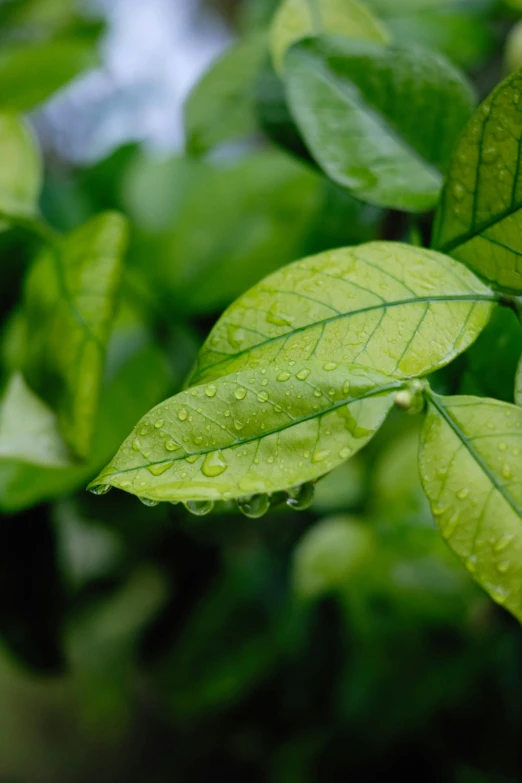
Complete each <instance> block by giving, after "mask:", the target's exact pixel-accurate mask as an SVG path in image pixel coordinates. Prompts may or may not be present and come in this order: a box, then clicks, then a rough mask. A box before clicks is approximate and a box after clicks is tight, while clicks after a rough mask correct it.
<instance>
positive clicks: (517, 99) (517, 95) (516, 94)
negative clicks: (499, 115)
mask: <svg viewBox="0 0 522 783" xmlns="http://www.w3.org/2000/svg"><path fill="white" fill-rule="evenodd" d="M519 102H520V93H519V91H518V90H515V91H514V93H513V103H514V104H515V106H517V104H518V103H519Z"/></svg>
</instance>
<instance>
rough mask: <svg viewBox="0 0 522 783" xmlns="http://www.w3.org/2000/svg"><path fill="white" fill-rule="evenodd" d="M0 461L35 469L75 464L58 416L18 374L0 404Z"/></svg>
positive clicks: (11, 380) (8, 386)
mask: <svg viewBox="0 0 522 783" xmlns="http://www.w3.org/2000/svg"><path fill="white" fill-rule="evenodd" d="M0 459H11V460H16V461H19V462H25V463H28V464H31V465H44V466H46V467H64V466H66V465H70V464H71V459H70V455H69V452H68V449H67V447H66V445H65V443H64V441H63V438H62V436H61V435H60V430H59V428H58V421H57V419H56V415H55V414H54V412H53V411H52V410H51V409H50V408H48V406H47V405H46V404H45V403H44V402H43V401H42V400H40V398H39V397H37V396H36V394H35V393H34V392H33V391H31V389H30V388H29V387H28V386H27V384H26V382H25V380H24V378H23V375H22V374H21V373H15V374H14V375H13V376H12V377H11V379H10V380H9V383H8V385H7V388H6V390H5V392H4V396H3V398H2V401H1V403H0Z"/></svg>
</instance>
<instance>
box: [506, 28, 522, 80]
mask: <svg viewBox="0 0 522 783" xmlns="http://www.w3.org/2000/svg"><path fill="white" fill-rule="evenodd" d="M504 63H505V71H506V73H513V71H518V69H519V68H521V67H522V21H519V22H517V24H515V25H514V26H513V27H512V28H511V30H510V32H509V36H508V38H507V41H506V47H505V50H504Z"/></svg>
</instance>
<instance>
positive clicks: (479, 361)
mask: <svg viewBox="0 0 522 783" xmlns="http://www.w3.org/2000/svg"><path fill="white" fill-rule="evenodd" d="M521 350H522V331H521V325H520V323H519V322H518V319H517V318H516V316H515V313H514V312H513V311H512V310H510V309H509V308H507V307H496V308H495V310H494V311H493V315H492V316H491V321H490V323H489V324H488V325H487V327H486V328H485V329H484V331H483V332H482V334H481V335H480V336H479V338H478V340H477V342H476V343H474V344H473V345H472V346H471V348H470V350H469V352H468V353H467V354H466V361H467V364H468V368H469V372H470V373H471V376H472V378H473V380H474V382H475V383H476V384H477V386H478V388H479V389H480V390H481V393H482V395H484V396H486V397H495V398H496V399H499V400H504V401H505V402H512V400H513V382H514V377H515V373H516V369H517V363H518V360H519V358H520V351H521ZM479 396H481V395H480V394H479Z"/></svg>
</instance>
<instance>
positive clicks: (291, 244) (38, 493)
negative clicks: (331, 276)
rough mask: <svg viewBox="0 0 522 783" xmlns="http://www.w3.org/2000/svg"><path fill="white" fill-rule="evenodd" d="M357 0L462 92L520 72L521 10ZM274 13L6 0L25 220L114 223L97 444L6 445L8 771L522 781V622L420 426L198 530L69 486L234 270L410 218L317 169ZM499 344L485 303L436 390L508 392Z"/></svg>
mask: <svg viewBox="0 0 522 783" xmlns="http://www.w3.org/2000/svg"><path fill="white" fill-rule="evenodd" d="M367 2H368V4H369V5H371V6H372V7H373V9H374V10H375V11H376V12H377V13H379V14H380V15H381V17H382V18H383V19H384V20H386V23H387V24H388V25H389V27H390V29H391V30H392V31H393V34H394V35H395V37H396V38H398V39H400V40H402V41H406V42H408V41H417V42H420V43H422V44H424V45H427V46H430V47H433V48H436V49H439V50H441V51H443V52H444V53H445V54H446V55H447V56H448V57H450V58H451V59H452V60H453V61H454V62H455V63H456V64H457V65H459V66H461V67H462V68H464V69H465V70H466V71H467V72H468V74H469V75H470V76H471V77H472V79H473V81H474V82H475V84H476V86H477V89H478V92H479V93H480V94H481V95H483V94H485V93H486V92H487V91H488V90H489V89H490V88H491V86H492V85H494V84H495V83H496V82H497V81H498V80H499V79H500V78H501V77H502V75H503V73H504V72H505V71H506V70H509V69H512V68H514V67H516V66H517V65H520V64H522V54H521V51H522V40H521V38H522V32H521V31H522V27H521V26H522V22H521V21H519V19H520V17H521V14H522V4H521V3H519V2H518V0H505V2H500V1H499V2H495V1H494V0H492V1H491V2H489V0H461V1H459V0H454V1H452V0H429V1H428V0H367ZM276 5H277V2H276V0H243V2H241V1H240V0H216V1H215V2H213V3H212V2H207V3H203V2H201V3H197V2H196V1H195V0H193V1H192V0H191V2H187V0H154V2H152V0H149V2H147V3H145V4H144V3H140V2H138V1H137V2H134V0H118V1H116V0H106V2H102V0H98V1H97V2H92V3H90V4H83V5H82V4H78V5H75V4H74V3H73V1H72V0H3V2H2V3H0V41H1V49H0V106H1V107H2V109H9V110H13V111H22V112H26V111H29V110H30V112H29V120H30V122H31V124H32V126H33V128H34V130H35V131H36V133H37V134H38V138H39V140H40V144H41V146H42V149H43V152H44V177H43V192H42V195H41V201H40V207H41V211H42V215H43V216H44V217H45V219H46V220H47V221H48V223H49V224H50V225H51V226H52V227H53V228H54V229H56V230H58V231H64V232H69V231H72V230H74V229H76V228H78V227H79V226H80V225H81V224H83V223H85V222H86V221H88V220H89V219H90V218H92V217H93V216H95V215H97V214H98V213H99V212H100V211H102V210H106V209H118V210H121V211H123V212H124V213H125V214H126V215H127V216H128V217H129V218H130V225H131V239H130V247H129V252H128V254H127V259H126V265H125V272H124V277H123V282H122V286H121V292H120V306H119V311H118V316H117V320H116V325H115V328H114V331H113V335H112V338H111V342H110V345H109V351H108V356H107V361H106V366H105V375H104V382H103V388H102V393H101V400H100V405H99V409H98V413H97V419H96V428H95V433H94V441H93V446H92V449H91V453H90V456H89V457H88V459H86V460H84V461H83V462H81V463H78V464H77V465H72V466H71V465H67V464H66V465H62V466H57V465H54V466H53V465H49V464H32V463H31V461H30V460H27V459H25V460H17V459H15V458H14V457H13V456H12V455H11V456H7V457H6V456H5V455H3V453H2V450H1V449H0V511H1V514H2V516H1V520H0V781H2V783H84V782H85V783H87V781H89V783H90V782H91V781H92V780H97V781H100V783H101V781H111V783H116V781H122V783H123V782H124V781H125V783H133V782H134V781H136V783H138V781H139V783H143V782H144V781H146V782H147V783H164V782H166V781H172V780H176V781H180V782H181V781H183V782H184V781H187V782H188V781H200V780H201V781H207V780H224V781H244V780H249V781H270V783H311V782H312V781H321V783H328V782H329V781H337V780H345V779H348V778H349V777H350V776H352V777H353V779H354V780H361V781H363V780H378V779H380V778H381V777H384V776H386V777H389V776H392V775H394V776H395V775H396V776H397V777H398V779H402V780H415V781H417V780H422V781H437V782H445V781H448V782H450V781H451V782H452V783H515V781H520V780H521V779H522V750H521V745H520V736H521V733H522V632H521V629H520V628H519V626H518V624H517V623H516V622H515V621H514V620H513V619H512V618H510V617H509V616H508V615H507V614H506V613H504V612H503V610H501V609H500V608H499V607H497V606H494V605H493V604H492V602H491V601H489V599H488V598H487V597H486V596H485V595H484V594H483V593H482V592H481V591H480V590H479V588H478V587H476V586H475V585H474V583H472V581H471V578H470V577H468V575H467V574H466V572H465V571H464V570H463V569H462V567H461V565H460V564H459V563H458V562H457V560H456V559H455V557H454V556H453V555H452V554H451V553H450V552H449V550H448V549H447V548H446V546H445V544H444V543H443V542H442V540H441V538H440V536H439V534H438V533H437V531H436V530H435V528H434V524H433V521H432V518H431V515H430V513H429V510H428V507H427V504H426V501H425V499H424V496H423V494H422V492H421V490H420V485H419V481H418V478H417V467H416V447H417V435H418V421H417V420H416V419H415V418H414V417H407V416H405V415H404V414H399V413H397V414H394V415H392V416H391V418H390V419H389V421H388V422H387V424H386V426H385V427H384V428H383V430H382V431H381V432H380V433H379V435H378V436H377V437H376V438H375V440H374V441H373V442H372V443H371V444H370V446H369V447H368V448H367V449H366V450H365V451H364V452H363V453H362V455H360V456H357V457H356V458H354V459H353V460H351V461H349V462H348V463H346V464H345V465H343V466H342V467H341V468H339V469H338V470H337V471H335V472H334V473H332V474H330V475H329V476H327V477H326V478H325V479H323V480H322V481H320V482H319V484H318V486H317V489H316V495H315V499H314V502H313V504H312V506H311V507H310V508H309V509H308V510H307V511H306V512H300V513H294V512H292V511H291V510H289V509H288V508H286V507H284V506H281V507H276V508H274V509H273V510H272V511H271V512H270V513H269V514H268V515H267V516H266V517H264V518H263V519H261V520H250V519H245V518H244V517H242V516H240V515H239V514H238V513H237V511H236V510H235V509H232V508H229V507H228V506H227V505H226V504H223V505H222V506H221V507H220V509H219V511H218V512H217V513H215V514H213V515H211V516H210V517H205V518H198V517H193V516H190V515H189V514H188V513H187V512H185V511H184V509H183V507H181V506H176V507H172V506H168V505H166V504H163V505H160V506H158V507H157V508H145V507H144V506H142V505H141V504H140V503H139V502H138V501H137V500H136V499H135V498H133V497H130V496H127V495H124V494H123V493H116V492H113V493H111V494H110V495H107V496H105V497H103V498H95V497H92V496H90V495H88V494H87V493H86V492H85V491H84V487H85V485H86V484H87V482H88V481H89V480H90V479H91V478H92V477H93V476H94V475H95V474H96V472H97V471H98V470H99V469H100V468H101V467H102V466H103V465H104V463H106V462H107V461H108V459H109V458H110V457H111V456H112V454H113V453H114V451H115V450H116V449H117V447H118V446H119V444H120V442H121V441H122V439H123V438H124V437H125V436H126V435H127V434H128V432H129V431H130V429H131V428H132V426H133V425H134V423H135V422H136V421H137V420H138V419H139V417H140V416H141V415H143V414H144V413H145V412H146V411H147V410H148V409H149V408H151V407H152V406H153V405H154V404H156V403H158V402H160V401H161V400H162V399H164V398H166V397H167V396H169V395H171V394H174V393H176V392H177V391H178V390H179V389H180V388H181V387H182V385H183V382H184V378H185V375H186V373H187V372H188V370H189V369H190V366H191V364H192V362H193V360H194V357H195V353H196V351H197V349H198V347H199V345H200V344H201V342H202V340H203V338H204V337H205V335H206V333H207V332H208V329H209V327H210V326H211V325H212V323H213V322H214V321H215V319H216V318H217V316H218V315H219V314H220V312H221V311H222V309H223V308H224V307H226V306H227V304H229V303H230V302H231V301H232V300H233V299H234V298H235V297H236V296H237V295H238V294H240V293H241V292H242V291H244V290H245V289H246V288H248V287H249V286H250V285H251V284H253V283H255V282H256V281H257V280H259V279H260V278H262V277H263V276H265V275H266V274H268V273H270V272H272V271H273V270H275V269H277V268H278V267H280V266H282V265H283V264H285V263H288V262H290V261H292V260H295V259H297V258H300V257H302V256H304V255H305V254H308V253H313V252H319V251H321V250H325V249H328V248H333V247H338V246H342V245H347V244H354V243H359V242H364V241H367V240H370V239H374V238H379V237H381V238H382V237H385V238H390V239H405V240H409V239H414V240H415V238H416V237H418V236H420V235H423V234H425V233H427V232H429V219H427V220H424V219H422V220H417V219H416V221H415V222H410V221H409V219H407V218H405V217H404V216H403V215H401V214H398V213H389V212H385V211H383V210H379V209H377V208H373V207H369V206H367V205H364V204H362V203H360V202H358V201H356V200H355V199H353V198H352V197H351V196H349V195H347V194H346V193H345V192H343V191H342V190H341V189H340V188H338V187H337V186H335V185H334V184H333V183H331V182H328V181H327V180H326V179H325V178H324V177H322V176H320V175H319V173H318V171H317V170H316V169H315V168H314V167H313V166H312V165H310V163H309V161H308V160H307V158H308V154H307V151H306V149H305V148H304V146H303V143H302V141H301V139H300V138H299V135H298V133H297V131H296V129H295V127H294V126H293V124H292V121H291V118H290V116H289V114H288V110H287V108H286V106H285V102H284V94H283V92H282V89H281V85H280V83H279V81H278V78H277V76H276V75H275V74H274V72H273V71H272V70H271V68H270V67H269V65H268V58H267V55H266V35H267V26H268V24H269V21H270V19H271V16H272V14H273V12H274V10H275V7H276ZM237 37H239V39H240V43H239V44H237V45H236V44H235V43H234V40H235V39H236V38H237ZM230 42H232V48H229V49H227V51H226V53H225V54H224V55H222V56H221V59H220V60H219V61H218V62H219V64H218V66H217V67H216V68H214V69H213V70H212V71H211V72H210V73H209V74H208V75H206V76H205V77H204V78H203V81H202V82H200V84H199V86H198V88H197V89H196V91H195V92H194V93H193V94H192V95H191V97H190V98H189V99H188V101H187V102H186V103H185V109H184V113H185V127H186V138H185V143H182V139H183V129H182V123H181V118H182V113H183V108H182V100H183V99H184V98H185V97H186V96H187V93H188V89H189V87H190V86H191V84H193V83H194V81H195V80H196V78H197V77H198V76H200V75H201V74H202V72H203V70H204V69H205V67H206V66H207V65H208V64H209V62H210V60H212V59H213V58H214V57H215V56H216V55H217V54H218V52H220V51H221V50H222V49H223V47H225V46H226V45H227V44H228V43H230ZM71 80H72V81H71ZM69 82H70V83H69ZM289 151H290V152H289ZM0 179H1V177H0ZM0 185H1V183H0ZM4 229H5V227H4ZM38 244H39V243H38V239H37V238H35V237H34V236H32V235H30V234H28V233H27V232H26V231H24V230H23V226H18V227H11V228H9V229H6V230H3V231H2V233H0V258H1V263H2V286H1V289H0V310H1V318H2V320H1V325H2V326H1V346H0V347H1V352H0V373H1V379H2V384H3V388H4V395H3V400H2V403H1V408H0V444H1V442H2V437H3V434H4V433H5V427H6V426H7V425H8V424H9V421H11V423H12V418H11V419H9V420H8V417H13V416H15V417H16V416H23V411H22V410H18V411H17V408H16V406H17V404H18V403H19V402H20V389H19V388H18V387H17V388H18V391H17V392H16V394H14V396H13V393H12V387H11V386H10V385H9V384H8V379H9V377H10V375H11V372H12V371H13V370H15V369H16V368H17V367H18V366H19V361H20V352H21V350H22V348H21V342H22V341H23V339H24V338H23V334H22V332H23V327H22V325H21V314H20V302H21V300H22V296H23V289H24V279H25V277H26V273H27V270H28V269H29V266H30V264H31V262H32V260H33V259H34V258H35V254H36V253H37V251H38ZM28 339H29V340H31V335H29V336H28ZM519 355H520V328H519V325H518V324H517V322H516V319H515V317H514V316H513V314H512V313H511V312H509V311H502V312H501V311H500V310H499V312H498V313H497V315H496V316H495V318H494V319H493V321H492V322H491V324H490V326H489V327H488V328H487V329H486V331H485V332H484V333H483V335H482V336H481V337H480V339H479V340H478V341H477V343H476V345H475V346H474V347H473V348H472V349H471V350H470V351H469V352H468V353H467V354H466V355H465V356H464V357H461V359H459V360H458V361H457V362H456V363H455V364H453V365H452V366H451V367H450V368H448V369H447V370H445V371H442V372H440V373H438V376H437V379H436V384H437V385H438V387H439V388H440V390H442V391H444V390H445V391H448V392H452V393H453V392H457V391H468V392H474V393H479V394H485V395H492V396H495V397H498V398H501V399H506V400H511V399H512V390H513V378H514V373H515V367H516V362H517V359H518V358H519ZM10 390H11V395H9V391H10ZM15 391H16V390H15ZM13 405H14V408H13V407H12V406H13ZM15 421H16V418H15Z"/></svg>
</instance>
